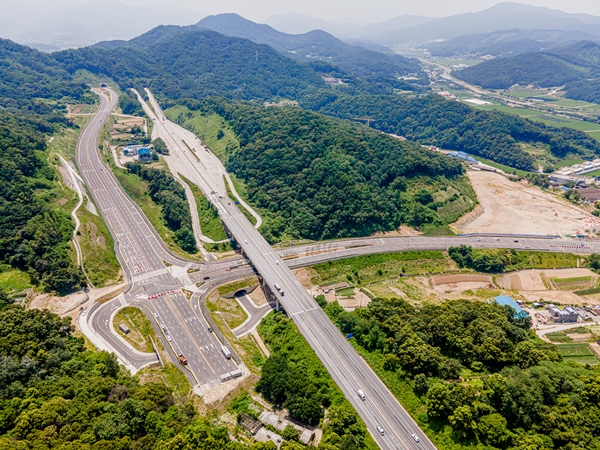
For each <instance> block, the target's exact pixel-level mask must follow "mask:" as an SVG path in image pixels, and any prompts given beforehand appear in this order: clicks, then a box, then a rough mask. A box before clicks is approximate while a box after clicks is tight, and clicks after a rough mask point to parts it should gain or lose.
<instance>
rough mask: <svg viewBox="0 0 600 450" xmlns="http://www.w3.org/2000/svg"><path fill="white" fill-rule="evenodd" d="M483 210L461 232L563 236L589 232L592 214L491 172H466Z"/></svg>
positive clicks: (535, 188) (522, 183)
mask: <svg viewBox="0 0 600 450" xmlns="http://www.w3.org/2000/svg"><path fill="white" fill-rule="evenodd" d="M467 175H468V176H469V179H470V180H471V184H472V185H473V189H474V190H475V192H476V193H477V198H478V200H479V203H480V204H481V207H482V212H481V214H479V215H478V217H476V218H475V219H474V220H471V221H470V222H467V223H466V224H464V225H459V224H457V225H456V226H457V227H458V228H459V229H460V231H461V232H463V233H473V232H486V233H509V234H542V235H546V234H559V235H562V236H564V235H565V234H568V233H570V234H574V233H586V232H587V233H591V232H593V231H594V230H592V229H590V227H589V225H587V224H586V223H585V222H586V219H587V221H588V224H589V223H590V221H591V220H592V219H595V217H594V216H592V215H591V214H589V213H587V212H585V211H583V210H581V209H579V208H577V207H576V206H574V205H572V204H570V203H568V202H567V201H566V200H563V199H561V198H559V197H557V196H555V195H553V194H549V193H545V192H542V191H541V190H540V189H539V188H537V187H535V186H530V185H529V184H527V183H524V182H514V181H510V180H509V179H508V178H506V177H504V176H502V175H499V174H497V173H493V172H483V171H481V172H479V171H468V172H467Z"/></svg>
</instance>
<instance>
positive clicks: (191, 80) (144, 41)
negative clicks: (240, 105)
mask: <svg viewBox="0 0 600 450" xmlns="http://www.w3.org/2000/svg"><path fill="white" fill-rule="evenodd" d="M223 55H227V58H224V57H223ZM51 56H52V57H53V58H54V59H56V60H57V61H59V62H60V63H61V65H62V66H63V67H65V68H67V69H68V71H69V72H70V73H74V72H76V71H77V70H80V69H84V70H88V71H90V72H92V73H93V74H97V75H104V76H108V77H110V78H112V79H113V80H115V81H116V82H117V83H119V85H120V86H121V87H122V88H123V89H127V88H130V87H134V86H135V87H138V88H141V87H151V88H152V89H153V91H155V92H157V93H160V94H162V95H164V96H165V97H167V98H170V99H177V98H183V97H188V98H197V99H202V98H205V97H210V96H221V97H229V98H237V99H244V100H251V99H260V100H265V99H271V98H274V97H278V96H279V97H284V98H291V99H294V98H296V96H297V95H298V94H299V93H301V92H304V91H305V90H306V89H308V88H309V87H312V88H313V89H314V88H319V87H323V86H324V82H323V80H322V78H321V77H320V76H319V75H318V74H317V73H316V72H315V71H314V70H313V69H311V68H310V67H309V66H308V65H307V64H301V63H299V62H297V61H295V60H292V59H290V58H287V57H285V56H283V55H281V54H280V53H279V52H277V51H276V50H274V49H272V48H271V47H269V46H267V45H263V44H256V43H254V42H251V41H249V40H247V39H242V38H236V37H230V36H224V35H222V34H220V33H217V32H215V31H211V30H206V29H199V28H197V27H178V26H160V27H157V28H155V29H153V30H151V31H149V32H147V33H145V34H143V35H141V36H138V37H136V38H134V39H132V40H130V41H113V42H103V43H99V44H97V45H94V46H92V47H86V48H81V49H76V50H66V51H62V52H58V53H54V54H52V55H51Z"/></svg>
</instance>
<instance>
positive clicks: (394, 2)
mask: <svg viewBox="0 0 600 450" xmlns="http://www.w3.org/2000/svg"><path fill="white" fill-rule="evenodd" d="M2 1H4V0H2ZM42 1H43V0H42ZM124 1H125V2H127V3H130V4H138V5H143V4H147V3H148V1H147V0H124ZM168 3H169V4H174V5H177V6H179V7H181V8H185V9H188V10H191V11H196V12H202V13H206V14H217V13H220V12H237V13H238V14H241V15H242V16H244V17H246V18H248V19H250V20H254V21H264V20H265V19H267V18H268V17H270V16H272V15H275V14H281V13H289V12H295V13H301V14H306V15H309V16H312V17H317V18H321V19H326V20H330V21H334V22H341V21H352V22H364V21H367V22H376V21H381V20H385V19H388V18H390V17H394V16H398V15H402V14H418V15H424V16H428V17H443V16H449V15H452V14H458V13H463V12H475V11H481V10H484V9H486V8H488V7H490V6H493V5H495V4H496V3H499V1H498V0H419V1H415V0H302V1H298V0H294V1H290V0H219V1H214V0H210V1H206V0H170V1H169V2H168ZM519 3H527V4H531V5H534V6H546V7H549V8H553V9H560V10H561V11H565V12H569V13H587V14H593V15H598V16H600V2H599V1H596V0H526V1H522V2H519Z"/></svg>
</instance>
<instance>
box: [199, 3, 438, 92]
mask: <svg viewBox="0 0 600 450" xmlns="http://www.w3.org/2000/svg"><path fill="white" fill-rule="evenodd" d="M196 26H198V27H200V28H207V29H210V30H214V31H217V32H219V33H223V34H225V35H227V36H237V37H241V38H245V39H249V40H251V41H253V42H258V43H261V44H267V45H270V46H271V47H273V48H275V49H276V50H279V51H280V52H282V53H283V54H284V55H287V56H289V57H290V58H295V59H299V60H301V61H315V60H319V61H325V62H327V63H331V64H333V65H335V66H337V67H339V68H340V69H342V70H343V71H344V72H345V73H346V74H348V76H354V77H356V76H358V77H367V78H370V77H378V78H382V79H387V80H397V77H398V76H399V75H408V74H416V75H419V76H422V78H423V80H422V81H426V77H424V74H423V71H422V69H421V66H420V64H419V62H418V61H417V60H416V59H410V58H405V57H403V56H400V55H395V54H392V53H389V54H384V53H380V52H376V51H372V50H368V49H366V48H363V47H359V46H354V45H349V44H346V43H345V42H342V41H341V40H339V39H338V38H336V37H334V36H332V35H331V34H329V33H326V32H324V31H319V30H315V31H311V32H308V33H304V34H286V33H281V32H279V31H277V30H275V29H274V28H272V27H270V26H269V25H264V24H258V23H254V22H252V21H250V20H247V19H244V18H243V17H240V16H239V15H237V14H219V15H216V16H209V17H205V18H204V19H202V20H201V21H200V22H198V23H197V24H196Z"/></svg>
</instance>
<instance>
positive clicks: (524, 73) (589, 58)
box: [455, 41, 600, 103]
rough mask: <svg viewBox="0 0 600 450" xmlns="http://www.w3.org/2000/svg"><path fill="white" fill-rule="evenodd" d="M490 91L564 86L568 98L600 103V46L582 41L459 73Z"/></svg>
mask: <svg viewBox="0 0 600 450" xmlns="http://www.w3.org/2000/svg"><path fill="white" fill-rule="evenodd" d="M455 75H456V76H457V77H458V78H461V79H463V80H465V81H468V82H469V83H472V84H476V85H479V86H482V87H484V88H488V89H507V88H509V87H510V86H512V85H515V84H519V85H530V84H533V85H536V86H540V87H557V86H564V89H565V90H566V92H567V94H566V96H567V97H568V98H571V99H575V100H585V101H589V102H594V103H600V44H599V43H597V42H592V41H580V42H576V43H574V44H569V45H567V46H564V47H560V48H557V49H553V50H550V51H543V52H532V53H525V54H522V55H518V56H514V57H510V58H498V59H494V60H491V61H485V62H483V63H481V64H478V65H476V66H473V67H469V68H467V69H464V70H462V71H459V72H457V73H456V74H455Z"/></svg>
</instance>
